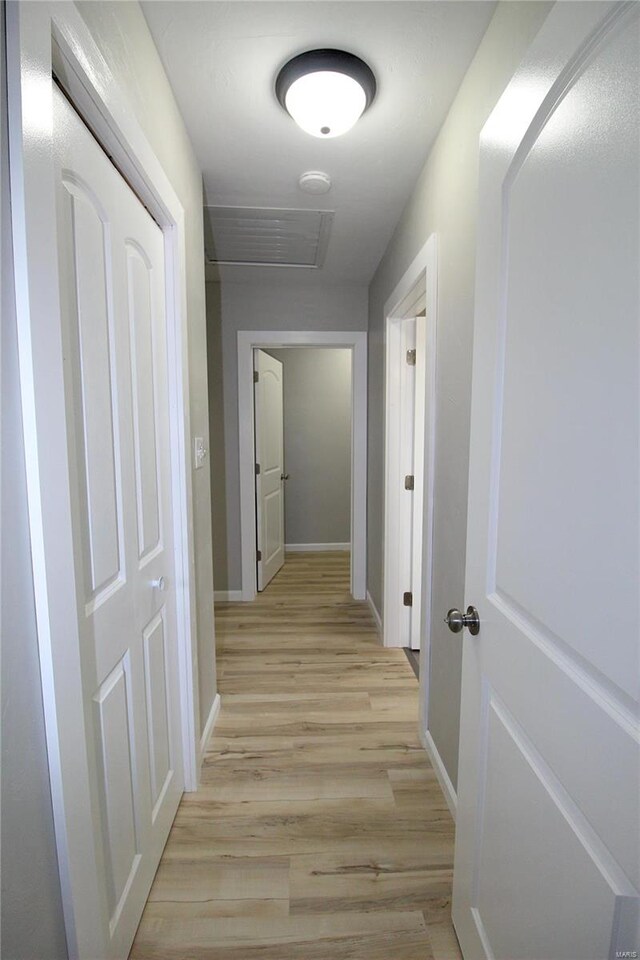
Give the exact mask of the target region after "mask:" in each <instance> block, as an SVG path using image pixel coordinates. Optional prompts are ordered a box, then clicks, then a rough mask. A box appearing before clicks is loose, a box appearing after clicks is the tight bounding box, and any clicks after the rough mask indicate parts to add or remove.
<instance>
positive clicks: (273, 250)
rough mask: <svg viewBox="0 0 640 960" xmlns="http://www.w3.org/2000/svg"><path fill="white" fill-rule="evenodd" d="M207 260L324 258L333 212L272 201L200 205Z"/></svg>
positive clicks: (304, 263)
mask: <svg viewBox="0 0 640 960" xmlns="http://www.w3.org/2000/svg"><path fill="white" fill-rule="evenodd" d="M204 212H205V218H204V220H205V254H206V259H207V261H208V262H209V263H218V264H237V265H239V266H255V267H307V268H312V269H319V268H320V267H322V265H323V263H324V258H325V254H326V251H327V244H328V242H329V233H330V230H331V224H332V222H333V212H332V211H328V210H288V209H278V208H272V207H205V208H204Z"/></svg>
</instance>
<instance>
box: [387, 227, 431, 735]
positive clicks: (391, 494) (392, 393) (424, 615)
mask: <svg viewBox="0 0 640 960" xmlns="http://www.w3.org/2000/svg"><path fill="white" fill-rule="evenodd" d="M423 308H424V309H425V311H426V322H425V318H418V324H419V327H418V332H417V333H418V346H417V349H421V350H422V351H424V354H425V357H424V361H423V364H422V367H421V369H422V371H423V374H424V393H423V395H422V399H423V400H424V403H423V404H422V411H421V417H420V416H419V417H418V421H420V419H422V423H423V428H424V447H423V450H422V458H423V463H424V468H423V469H424V480H425V483H421V484H420V491H419V496H418V500H417V503H416V504H415V506H416V509H415V512H414V515H415V517H416V520H418V519H419V518H420V515H422V521H423V522H422V524H420V523H417V525H416V526H414V542H416V544H417V543H419V544H420V546H419V548H417V550H419V553H418V555H416V554H414V559H415V560H417V559H418V556H420V555H421V558H422V559H421V563H420V564H419V565H417V566H419V567H420V569H419V570H417V571H416V577H415V578H414V584H417V583H420V582H421V583H422V589H421V592H420V598H419V609H420V611H421V617H420V618H421V625H420V635H421V642H420V702H421V706H420V716H421V720H420V729H421V730H426V729H427V716H428V696H429V689H428V687H429V662H430V636H431V582H432V568H433V483H434V467H435V381H436V366H435V363H436V330H437V308H438V300H437V236H436V234H431V236H430V237H429V239H428V240H427V242H426V243H425V245H424V246H423V247H422V249H421V250H420V251H419V253H418V254H417V256H416V257H415V258H414V260H413V262H412V263H411V265H410V266H409V268H408V269H407V270H406V272H405V273H404V275H403V276H402V278H401V280H400V282H399V283H398V285H397V286H396V288H395V289H394V291H393V293H392V294H391V296H390V297H389V299H388V300H387V302H386V304H385V307H384V316H385V541H384V543H385V546H384V607H383V611H384V612H383V640H384V645H385V646H389V647H393V646H398V645H400V644H399V641H398V637H399V635H400V631H399V623H400V616H401V614H402V609H403V608H402V593H403V591H404V587H401V585H400V583H399V581H398V576H397V572H398V570H399V563H398V551H399V549H400V542H399V538H398V536H397V530H398V522H397V516H398V515H399V512H400V502H401V496H402V494H403V493H404V489H403V485H402V482H401V481H402V477H401V474H400V471H399V463H398V457H397V451H396V450H395V442H394V438H395V436H396V428H395V424H394V412H395V409H396V404H397V402H398V394H399V389H400V384H399V379H398V376H397V371H398V369H399V365H400V361H401V360H402V357H401V355H400V354H401V346H400V339H401V338H400V328H401V321H402V320H403V319H404V318H406V317H410V316H415V314H416V313H417V312H419V311H421V310H422V309H423ZM416 480H417V475H416ZM414 589H415V587H414ZM416 592H417V591H416Z"/></svg>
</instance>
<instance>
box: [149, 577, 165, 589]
mask: <svg viewBox="0 0 640 960" xmlns="http://www.w3.org/2000/svg"><path fill="white" fill-rule="evenodd" d="M151 586H152V587H154V589H156V590H166V589H167V584H166V581H165V579H164V577H158V579H157V580H152V581H151Z"/></svg>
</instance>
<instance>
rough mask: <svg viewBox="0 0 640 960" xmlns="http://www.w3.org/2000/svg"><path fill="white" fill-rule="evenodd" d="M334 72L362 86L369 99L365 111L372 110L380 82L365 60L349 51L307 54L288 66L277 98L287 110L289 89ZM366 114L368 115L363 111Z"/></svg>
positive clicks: (279, 80) (278, 84)
mask: <svg viewBox="0 0 640 960" xmlns="http://www.w3.org/2000/svg"><path fill="white" fill-rule="evenodd" d="M320 71H330V72H332V73H344V74H346V76H348V77H352V78H353V79H354V80H355V81H356V82H357V83H359V84H360V86H361V87H362V89H363V90H364V93H365V97H366V104H365V108H364V109H365V110H367V109H368V108H369V106H370V105H371V103H372V102H373V99H374V97H375V95H376V89H377V86H376V78H375V77H374V75H373V70H372V69H371V67H369V66H368V65H367V64H366V63H365V62H364V60H361V59H360V57H356V56H355V55H354V54H353V53H347V51H346V50H331V49H326V50H307V52H306V53H299V54H298V56H297V57H294V58H293V59H292V60H289V61H288V62H287V63H285V65H284V67H282V69H281V70H280V72H279V74H278V76H277V77H276V97H277V98H278V101H279V102H280V104H281V105H282V106H283V107H284V109H285V110H286V109H287V105H286V102H285V101H286V96H287V91H288V90H289V87H290V86H291V85H292V84H293V83H295V82H296V80H299V79H300V77H304V76H306V75H307V74H308V73H319V72H320ZM363 112H364V111H363Z"/></svg>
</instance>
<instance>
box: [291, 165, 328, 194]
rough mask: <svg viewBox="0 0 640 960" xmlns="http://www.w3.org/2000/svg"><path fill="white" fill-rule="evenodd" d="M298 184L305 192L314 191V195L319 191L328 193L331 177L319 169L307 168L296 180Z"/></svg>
mask: <svg viewBox="0 0 640 960" xmlns="http://www.w3.org/2000/svg"><path fill="white" fill-rule="evenodd" d="M298 186H299V187H300V189H301V190H304V192H305V193H314V194H316V196H317V195H318V194H320V193H329V190H331V177H330V176H329V174H328V173H322V171H320V170H309V171H308V172H307V173H303V174H302V176H301V177H300V179H299V180H298Z"/></svg>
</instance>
